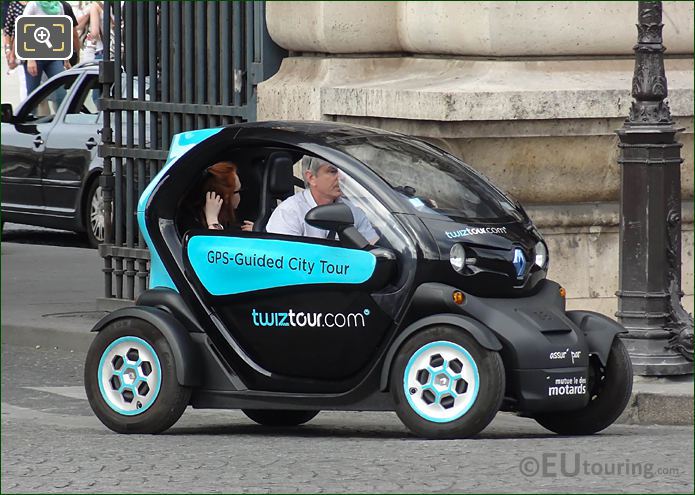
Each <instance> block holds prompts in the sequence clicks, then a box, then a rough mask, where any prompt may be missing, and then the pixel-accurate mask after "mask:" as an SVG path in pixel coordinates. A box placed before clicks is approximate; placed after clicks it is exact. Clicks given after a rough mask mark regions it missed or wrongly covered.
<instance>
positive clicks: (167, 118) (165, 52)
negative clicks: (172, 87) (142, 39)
mask: <svg viewBox="0 0 695 495" xmlns="http://www.w3.org/2000/svg"><path fill="white" fill-rule="evenodd" d="M169 5H170V4H169V2H162V3H161V7H160V8H161V27H162V37H161V38H162V42H161V44H160V51H161V70H162V76H161V81H162V94H161V100H162V101H163V102H166V103H169V102H170V101H171V94H170V93H169V80H170V74H171V71H170V67H171V66H170V59H169V54H170V49H169V47H170V46H171V38H170V31H169V26H170V22H171V12H170V9H169ZM150 103H153V100H150ZM170 136H171V113H169V112H164V113H163V114H162V136H161V145H160V146H161V147H162V148H164V147H166V146H167V142H168V140H169V139H170Z"/></svg>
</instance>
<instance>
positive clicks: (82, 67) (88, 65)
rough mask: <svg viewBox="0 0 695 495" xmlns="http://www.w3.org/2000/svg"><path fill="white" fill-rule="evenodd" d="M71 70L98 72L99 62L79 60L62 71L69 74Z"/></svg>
mask: <svg viewBox="0 0 695 495" xmlns="http://www.w3.org/2000/svg"><path fill="white" fill-rule="evenodd" d="M72 72H77V73H81V72H95V73H98V72H99V62H81V63H79V64H77V65H75V66H73V67H70V68H69V69H68V70H66V71H65V72H64V73H65V74H70V73H72Z"/></svg>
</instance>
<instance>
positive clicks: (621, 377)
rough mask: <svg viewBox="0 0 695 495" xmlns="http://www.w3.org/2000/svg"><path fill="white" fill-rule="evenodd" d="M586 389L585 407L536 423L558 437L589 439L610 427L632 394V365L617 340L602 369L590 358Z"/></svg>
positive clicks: (548, 415) (540, 416)
mask: <svg viewBox="0 0 695 495" xmlns="http://www.w3.org/2000/svg"><path fill="white" fill-rule="evenodd" d="M587 386H588V389H589V394H590V399H589V404H588V405H587V406H586V407H584V408H582V409H578V410H575V411H567V412H557V413H545V414H538V415H536V416H535V420H536V421H537V422H538V423H539V424H540V425H541V426H543V427H545V428H547V429H549V430H550V431H553V432H555V433H559V434H560V435H591V434H593V433H596V432H599V431H601V430H603V429H605V428H607V427H608V426H610V425H611V424H613V422H615V420H616V419H618V417H619V416H620V415H621V414H622V412H623V411H624V410H625V406H627V403H628V401H629V400H630V395H631V394H632V361H630V355H629V354H628V352H627V349H626V348H625V344H623V341H622V340H620V338H618V337H616V338H615V339H613V344H612V345H611V350H610V353H609V355H608V362H607V364H606V366H605V367H604V366H603V365H601V363H600V361H599V360H598V358H596V357H595V356H592V360H591V361H590V367H589V377H588V379H587Z"/></svg>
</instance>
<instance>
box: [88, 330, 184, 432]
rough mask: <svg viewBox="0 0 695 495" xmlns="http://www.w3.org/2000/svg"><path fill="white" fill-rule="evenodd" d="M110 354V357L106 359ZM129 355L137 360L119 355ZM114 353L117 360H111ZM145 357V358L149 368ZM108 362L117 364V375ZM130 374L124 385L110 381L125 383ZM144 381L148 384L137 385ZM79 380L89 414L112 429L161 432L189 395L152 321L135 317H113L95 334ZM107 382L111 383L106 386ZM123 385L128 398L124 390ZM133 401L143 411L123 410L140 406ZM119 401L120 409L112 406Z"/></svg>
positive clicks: (179, 411)
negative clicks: (118, 388) (132, 361)
mask: <svg viewBox="0 0 695 495" xmlns="http://www.w3.org/2000/svg"><path fill="white" fill-rule="evenodd" d="M143 342H144V343H143ZM148 346H149V347H148ZM131 348H134V349H136V350H138V351H139V354H138V356H137V357H136V356H135V355H134V354H131V351H130V349H131ZM119 349H121V350H120V351H119ZM123 353H125V354H123ZM111 355H115V357H113V358H112V359H110V358H109V356H111ZM129 355H130V358H136V359H140V360H141V364H139V365H137V366H136V365H134V364H129V361H127V360H125V361H124V358H123V356H126V357H127V356H129ZM119 356H120V358H121V361H120V365H119V363H118V362H117V361H118V357H119ZM152 356H154V358H153V357H152ZM102 357H103V358H104V362H103V364H102V368H101V371H102V372H105V373H106V375H104V376H105V378H103V379H102V378H101V377H102V374H101V373H100V363H101V361H102ZM130 358H128V359H130ZM136 362H137V361H136ZM146 362H148V363H150V365H149V373H148V372H147V371H148V370H147V366H146V365H145V363H146ZM114 363H115V364H114ZM114 368H117V370H120V373H121V375H120V377H119V376H118V371H114ZM131 372H132V373H131ZM127 373H131V374H130V375H129V378H126V377H125V375H126V374H127ZM114 376H116V378H118V380H116V382H115V383H114V382H112V380H113V377H114ZM133 377H137V378H136V380H133V383H132V385H130V390H126V389H124V390H123V392H120V391H118V390H116V385H120V386H122V387H124V388H125V387H128V386H129V385H127V383H128V379H130V380H132V378H133ZM104 380H107V382H104ZM145 381H147V384H148V387H146V388H140V387H142V384H143V382H145ZM100 382H101V383H100ZM84 384H85V390H86V392H87V399H88V400H89V405H90V406H91V407H92V410H93V411H94V414H96V416H97V417H98V418H99V420H101V422H102V423H104V425H106V426H107V427H108V428H110V429H111V430H113V431H115V432H118V433H159V432H162V431H164V430H166V429H167V428H169V427H170V426H171V425H173V424H174V423H175V422H176V421H177V420H178V419H179V418H180V417H181V415H182V414H183V411H184V410H185V409H186V406H187V405H188V402H189V399H190V397H191V389H190V388H189V387H183V386H181V385H179V383H178V381H177V379H176V363H175V360H174V355H173V353H172V351H171V346H170V345H169V343H168V342H167V340H166V338H165V337H164V336H163V335H162V333H161V332H160V331H159V330H157V329H156V328H155V327H154V326H152V325H150V324H149V323H147V322H144V321H142V320H138V319H135V318H125V319H122V320H117V321H114V322H112V323H110V324H109V325H107V326H106V327H105V328H104V329H103V330H102V331H101V332H99V333H98V334H97V336H96V337H95V338H94V341H93V342H92V345H91V346H90V348H89V351H88V353H87V361H86V363H85V368H84ZM109 386H111V387H112V388H107V387H109ZM101 387H103V390H104V391H103V392H102V388H101ZM128 391H129V392H130V394H129V395H130V399H131V400H130V404H128V403H127V402H126V399H125V395H124V394H126V392H128ZM141 393H142V396H141V395H140V394H141ZM148 394H153V395H148ZM141 397H142V398H141ZM133 401H135V402H136V403H135V405H133V404H132V402H133ZM140 401H141V402H140ZM138 404H139V405H140V407H142V408H143V412H135V411H133V410H129V409H130V408H133V407H135V409H140V408H139V407H137V406H138ZM119 406H122V407H123V409H122V411H125V413H122V412H119V411H117V410H116V409H115V408H114V407H119ZM127 409H128V410H127Z"/></svg>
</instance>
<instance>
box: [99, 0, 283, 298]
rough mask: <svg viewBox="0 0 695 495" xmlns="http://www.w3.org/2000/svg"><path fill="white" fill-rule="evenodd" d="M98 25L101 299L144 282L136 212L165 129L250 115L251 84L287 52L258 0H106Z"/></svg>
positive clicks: (157, 164) (133, 293)
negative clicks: (269, 29) (272, 33)
mask: <svg viewBox="0 0 695 495" xmlns="http://www.w3.org/2000/svg"><path fill="white" fill-rule="evenodd" d="M101 32H102V41H103V44H104V52H103V60H102V61H101V62H100V72H99V80H100V83H101V84H102V98H101V109H102V110H103V111H104V125H103V128H102V131H101V132H102V143H101V144H100V146H99V154H100V156H101V157H103V171H102V175H101V178H100V186H101V188H102V191H103V197H104V218H105V239H104V243H103V244H102V245H101V246H100V249H99V252H100V255H101V256H102V257H103V258H104V268H103V270H104V298H103V299H100V300H99V302H100V303H101V304H100V305H101V306H102V307H104V306H113V305H119V304H122V302H127V301H132V300H133V299H135V298H136V297H137V295H138V294H139V293H140V292H142V291H143V290H145V288H146V286H147V277H148V274H149V268H148V261H149V251H148V250H147V246H146V244H145V242H144V240H143V237H142V234H141V233H140V232H139V230H138V228H137V222H136V216H135V213H136V208H137V201H138V198H139V197H140V195H141V194H142V192H143V191H144V189H145V187H146V185H147V183H148V182H149V181H150V180H151V178H152V177H154V175H155V174H156V173H157V172H158V171H159V170H160V169H161V167H162V165H163V164H164V161H165V160H166V156H167V153H168V148H169V143H170V142H171V138H172V136H173V135H175V134H177V133H180V132H184V131H187V130H193V129H200V128H206V127H217V126H221V125H227V124H232V123H237V122H244V121H252V120H255V117H256V86H257V84H258V83H260V82H262V81H263V80H265V79H267V78H268V77H270V76H272V75H273V74H274V73H275V72H277V69H278V68H279V66H280V62H281V60H282V57H283V56H284V55H285V53H286V52H284V51H283V50H282V49H281V48H279V47H278V46H277V45H275V44H274V43H273V42H272V40H271V39H270V37H269V35H268V32H267V29H266V24H265V4H264V2H240V1H235V2H216V1H209V2H208V1H196V2H190V1H189V2H183V1H172V2H165V1H157V2H123V3H121V2H119V1H109V0H107V1H105V2H104V16H103V24H102V29H101ZM114 302H116V304H114Z"/></svg>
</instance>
